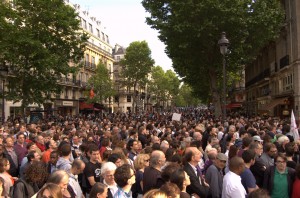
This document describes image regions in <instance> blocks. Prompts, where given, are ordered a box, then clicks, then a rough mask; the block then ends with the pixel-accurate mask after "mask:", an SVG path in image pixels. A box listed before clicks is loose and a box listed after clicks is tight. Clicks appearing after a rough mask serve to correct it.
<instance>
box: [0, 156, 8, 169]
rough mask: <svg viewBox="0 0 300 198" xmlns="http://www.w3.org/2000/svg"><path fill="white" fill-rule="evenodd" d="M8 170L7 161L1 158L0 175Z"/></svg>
mask: <svg viewBox="0 0 300 198" xmlns="http://www.w3.org/2000/svg"><path fill="white" fill-rule="evenodd" d="M9 168H10V163H9V161H8V159H6V158H2V159H0V173H3V172H6V171H8V170H9Z"/></svg>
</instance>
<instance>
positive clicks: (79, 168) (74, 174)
mask: <svg viewBox="0 0 300 198" xmlns="http://www.w3.org/2000/svg"><path fill="white" fill-rule="evenodd" d="M84 168H85V163H84V162H83V161H82V160H80V159H75V160H74V161H73V163H72V167H71V169H70V172H69V186H70V187H71V188H72V190H73V192H74V194H75V195H76V198H77V197H78V198H82V197H84V196H83V193H82V190H81V187H80V185H79V181H78V175H79V174H81V173H83V170H84Z"/></svg>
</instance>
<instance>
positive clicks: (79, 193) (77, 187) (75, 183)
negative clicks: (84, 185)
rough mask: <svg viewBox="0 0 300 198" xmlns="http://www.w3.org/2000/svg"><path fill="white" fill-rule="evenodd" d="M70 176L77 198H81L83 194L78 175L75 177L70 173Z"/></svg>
mask: <svg viewBox="0 0 300 198" xmlns="http://www.w3.org/2000/svg"><path fill="white" fill-rule="evenodd" d="M69 176H70V179H69V185H70V186H71V187H72V189H73V191H74V193H75V194H76V198H81V197H82V195H83V194H82V190H81V187H80V185H79V183H78V175H73V174H72V173H70V174H69Z"/></svg>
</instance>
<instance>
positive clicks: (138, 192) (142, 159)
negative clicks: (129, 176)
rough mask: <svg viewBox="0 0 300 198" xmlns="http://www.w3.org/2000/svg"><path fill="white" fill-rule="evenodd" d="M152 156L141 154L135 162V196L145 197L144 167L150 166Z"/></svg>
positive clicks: (133, 191)
mask: <svg viewBox="0 0 300 198" xmlns="http://www.w3.org/2000/svg"><path fill="white" fill-rule="evenodd" d="M149 161H150V156H149V155H148V154H139V155H138V156H137V157H136V158H135V160H134V162H133V164H134V168H135V170H136V173H135V177H136V183H135V184H134V186H133V190H132V193H133V197H138V198H140V197H143V176H144V169H145V168H146V167H148V166H149Z"/></svg>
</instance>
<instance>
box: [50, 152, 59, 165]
mask: <svg viewBox="0 0 300 198" xmlns="http://www.w3.org/2000/svg"><path fill="white" fill-rule="evenodd" d="M57 160H58V152H57V151H52V152H51V153H50V163H51V164H53V165H56V162H57Z"/></svg>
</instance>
